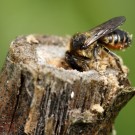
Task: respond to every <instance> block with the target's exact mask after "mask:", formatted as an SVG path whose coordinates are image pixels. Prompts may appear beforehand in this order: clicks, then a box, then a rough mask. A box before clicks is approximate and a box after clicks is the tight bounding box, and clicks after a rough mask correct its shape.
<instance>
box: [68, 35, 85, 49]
mask: <svg viewBox="0 0 135 135" xmlns="http://www.w3.org/2000/svg"><path fill="white" fill-rule="evenodd" d="M85 40H86V36H85V35H84V34H81V33H77V34H75V35H74V36H73V37H72V39H71V41H70V49H71V50H80V49H82V48H83V46H84V42H85Z"/></svg>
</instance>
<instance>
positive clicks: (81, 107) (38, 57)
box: [0, 35, 135, 135]
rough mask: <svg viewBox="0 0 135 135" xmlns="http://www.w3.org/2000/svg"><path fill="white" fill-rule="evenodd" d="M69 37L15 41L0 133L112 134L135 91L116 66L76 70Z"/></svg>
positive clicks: (6, 70)
mask: <svg viewBox="0 0 135 135" xmlns="http://www.w3.org/2000/svg"><path fill="white" fill-rule="evenodd" d="M69 39H70V38H69V37H57V36H42V35H29V36H21V37H18V38H17V39H16V40H15V41H13V42H12V43H11V46H10V49H9V53H8V55H7V59H6V62H5V65H4V67H3V69H2V71H1V75H0V134H4V135H6V134H9V135H27V134H28V135H109V134H110V133H111V132H112V127H113V123H114V120H115V118H116V116H117V115H118V113H119V112H120V110H121V109H122V108H123V107H124V106H125V105H126V103H127V102H128V101H129V100H130V99H131V98H132V97H133V96H134V94H135V90H134V89H133V88H132V87H131V86H130V83H129V80H128V78H127V74H128V71H127V69H126V67H125V66H123V68H124V69H125V70H124V73H120V72H119V71H118V69H117V68H107V69H105V70H104V72H102V73H101V72H98V71H96V70H94V69H91V70H90V71H87V72H79V71H77V70H72V69H71V68H70V67H69V66H68V64H67V63H66V62H65V58H64V57H65V51H66V47H67V45H68V44H69Z"/></svg>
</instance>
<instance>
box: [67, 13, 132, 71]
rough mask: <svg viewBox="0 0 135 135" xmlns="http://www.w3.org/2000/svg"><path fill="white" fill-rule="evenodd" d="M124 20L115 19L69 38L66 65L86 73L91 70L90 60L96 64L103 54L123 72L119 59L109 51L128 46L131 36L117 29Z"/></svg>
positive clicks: (120, 18)
mask: <svg viewBox="0 0 135 135" xmlns="http://www.w3.org/2000/svg"><path fill="white" fill-rule="evenodd" d="M125 20H126V18H125V17H124V16H119V17H115V18H112V19H110V20H108V21H106V22H104V23H103V24H101V25H98V26H97V27H95V28H93V29H91V30H89V31H87V32H83V33H77V34H75V35H74V36H73V37H72V38H71V41H70V49H69V50H68V51H67V52H66V61H67V63H68V64H69V65H70V66H71V67H72V68H73V69H77V70H79V71H87V70H89V69H90V68H91V66H90V62H91V60H92V59H93V61H94V62H96V63H97V62H98V58H99V57H100V56H101V54H102V53H103V52H104V53H106V54H107V56H108V55H110V56H111V57H112V58H113V59H114V60H115V63H116V65H117V67H118V68H119V69H120V70H121V71H122V72H123V70H122V67H121V62H120V59H119V57H118V56H117V55H116V54H115V53H113V52H112V51H110V49H113V50H122V49H125V48H127V47H129V46H130V43H131V40H132V35H131V34H129V33H128V32H126V31H123V30H120V29H118V28H117V27H118V26H120V25H122V24H123V23H124V22H125ZM107 56H106V57H107ZM100 59H101V58H100Z"/></svg>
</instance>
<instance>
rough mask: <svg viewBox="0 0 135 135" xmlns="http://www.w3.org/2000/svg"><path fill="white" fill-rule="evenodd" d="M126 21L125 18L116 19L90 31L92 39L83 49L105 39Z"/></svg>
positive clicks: (89, 39) (86, 42) (87, 41)
mask: <svg viewBox="0 0 135 135" xmlns="http://www.w3.org/2000/svg"><path fill="white" fill-rule="evenodd" d="M125 20H126V18H125V17H124V16H119V17H115V18H112V19H110V20H108V21H106V22H104V23H102V24H100V25H98V26H97V27H95V28H93V29H91V30H89V33H90V37H89V38H88V39H87V40H86V41H85V44H84V46H83V48H87V47H88V46H89V45H91V44H92V43H93V42H95V41H96V40H98V39H99V38H100V37H103V36H105V35H107V34H109V33H111V32H112V31H114V30H115V29H116V28H117V27H118V26H120V25H122V24H123V23H124V22H125Z"/></svg>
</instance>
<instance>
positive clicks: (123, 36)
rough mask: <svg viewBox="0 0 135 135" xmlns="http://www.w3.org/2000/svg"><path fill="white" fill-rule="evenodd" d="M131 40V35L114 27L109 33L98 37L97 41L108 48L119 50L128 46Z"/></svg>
mask: <svg viewBox="0 0 135 135" xmlns="http://www.w3.org/2000/svg"><path fill="white" fill-rule="evenodd" d="M131 40H132V35H130V34H128V33H127V32H125V31H122V30H120V29H116V30H115V31H113V32H111V33H110V34H108V35H106V36H104V37H102V38H100V39H99V40H98V42H99V43H102V44H103V45H105V46H107V47H108V48H112V49H117V50H120V49H124V48H126V47H128V46H129V45H130V43H131Z"/></svg>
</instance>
